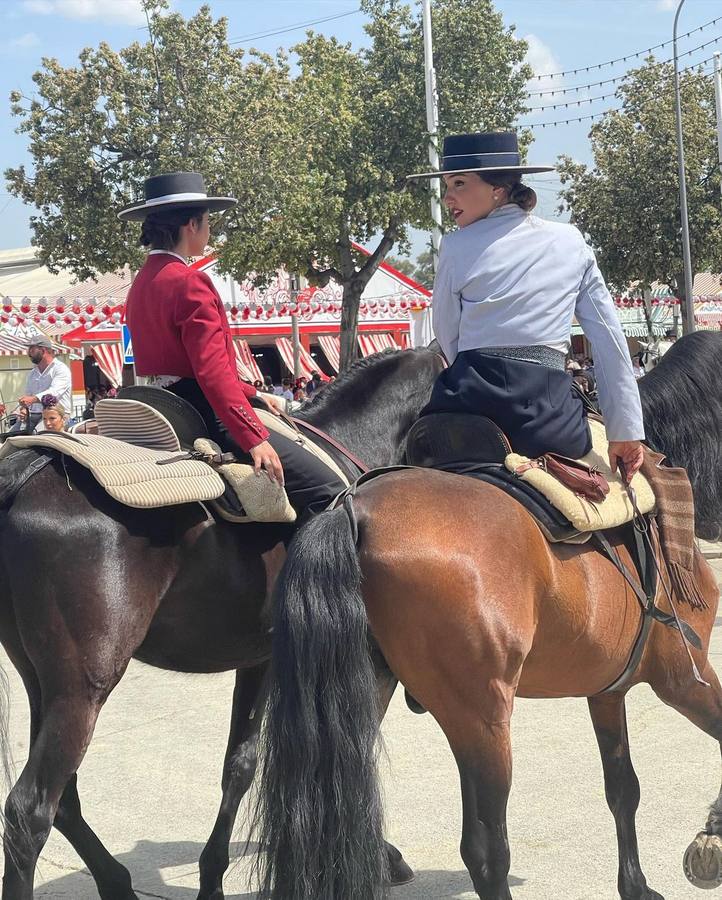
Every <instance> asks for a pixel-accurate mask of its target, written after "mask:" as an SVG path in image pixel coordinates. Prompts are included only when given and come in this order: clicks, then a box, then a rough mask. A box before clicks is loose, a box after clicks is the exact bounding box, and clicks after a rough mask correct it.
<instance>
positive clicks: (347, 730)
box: [257, 507, 386, 900]
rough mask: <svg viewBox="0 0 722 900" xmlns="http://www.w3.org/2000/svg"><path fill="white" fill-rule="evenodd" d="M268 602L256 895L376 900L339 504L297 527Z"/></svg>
mask: <svg viewBox="0 0 722 900" xmlns="http://www.w3.org/2000/svg"><path fill="white" fill-rule="evenodd" d="M276 604H277V609H276V619H275V626H274V639H273V668H272V676H271V677H272V683H271V689H270V699H269V709H268V713H267V718H266V732H265V741H264V748H263V755H262V756H263V761H262V780H261V784H260V790H259V801H258V812H257V823H258V827H259V831H260V834H259V840H260V854H259V859H258V866H259V870H260V873H259V874H260V880H261V885H262V886H261V894H260V896H261V897H264V898H271V900H380V898H382V897H383V896H384V893H385V891H384V883H385V881H386V877H385V876H386V870H385V855H384V843H383V829H382V811H381V799H380V793H379V787H378V776H377V770H376V739H377V735H378V730H379V720H378V710H377V704H376V692H375V680H374V671H373V666H372V663H371V658H370V655H369V650H368V644H367V617H366V610H365V607H364V603H363V599H362V597H361V569H360V566H359V560H358V555H357V548H356V544H355V541H354V536H353V533H352V527H351V521H350V519H349V516H348V514H347V512H346V511H345V510H344V509H343V508H342V507H341V508H338V509H335V510H332V511H329V512H325V513H322V514H320V515H318V516H317V517H316V518H314V519H312V520H311V521H310V522H309V523H308V524H307V525H305V526H304V527H303V528H301V529H300V530H299V531H298V533H297V534H296V536H295V537H294V539H293V541H292V543H291V545H290V547H289V551H288V557H287V559H286V562H285V565H284V566H283V569H282V571H281V574H280V575H279V579H278V583H277V586H276ZM264 851H265V853H264Z"/></svg>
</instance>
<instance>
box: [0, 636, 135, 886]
mask: <svg viewBox="0 0 722 900" xmlns="http://www.w3.org/2000/svg"><path fill="white" fill-rule="evenodd" d="M1 633H2V640H3V645H4V647H5V650H6V652H7V653H8V655H9V657H10V659H11V660H12V663H13V665H14V666H15V668H16V669H17V671H18V673H19V674H20V677H21V678H22V680H23V684H24V686H25V690H26V692H27V695H28V704H29V706H30V746H31V747H32V745H33V744H34V742H35V740H36V738H37V736H38V733H39V731H40V715H41V712H40V709H41V699H40V685H39V683H38V679H37V675H36V673H35V670H34V668H33V666H32V663H31V662H30V660H29V658H28V657H27V654H26V653H25V651H24V649H23V647H22V642H21V640H20V636H19V634H18V633H17V629H16V627H15V624H14V622H11V621H9V620H7V619H6V620H5V621H4V622H3V623H2V628H1ZM53 825H54V826H55V827H56V828H57V829H58V831H59V832H60V833H61V834H62V835H63V836H64V837H65V838H66V839H67V840H68V841H69V842H70V844H71V845H72V847H73V849H74V850H75V852H76V853H77V854H78V856H79V857H80V858H81V859H82V860H83V862H84V863H85V865H86V866H87V867H88V871H89V872H90V874H91V875H92V876H93V878H94V880H95V883H96V884H97V886H98V893H99V894H100V897H101V898H102V900H136V894H135V893H133V889H132V886H131V878H130V873H129V872H128V870H127V869H126V868H125V866H123V865H121V863H119V862H118V861H117V860H116V859H115V858H114V857H113V856H111V854H110V853H109V852H108V851H107V850H106V848H105V847H104V846H103V844H102V843H101V841H100V839H99V838H98V837H97V835H96V834H95V833H94V832H93V830H92V829H91V827H90V826H89V825H88V823H87V822H86V821H85V820H84V819H83V816H82V813H81V810H80V799H79V797H78V790H77V775H73V776H72V778H71V779H70V781H69V782H68V784H67V785H66V787H65V790H64V791H63V795H62V797H61V798H60V803H59V805H58V811H57V813H56V814H55V821H54V822H53Z"/></svg>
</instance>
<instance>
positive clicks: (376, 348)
mask: <svg viewBox="0 0 722 900" xmlns="http://www.w3.org/2000/svg"><path fill="white" fill-rule="evenodd" d="M358 345H359V349H360V350H361V356H371V354H372V353H381V351H382V350H398V349H399V345H398V344H397V343H396V341H395V340H394V339H393V337H392V336H391V334H389V333H388V332H387V333H385V334H360V335H359V336H358Z"/></svg>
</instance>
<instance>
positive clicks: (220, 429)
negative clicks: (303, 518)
mask: <svg viewBox="0 0 722 900" xmlns="http://www.w3.org/2000/svg"><path fill="white" fill-rule="evenodd" d="M168 390H169V391H172V392H173V393H174V394H177V395H178V396H179V397H182V398H183V399H184V400H187V401H188V402H189V403H190V404H191V405H192V406H194V407H195V408H196V409H197V410H198V412H199V413H200V414H201V416H202V418H203V421H204V422H205V424H206V428H207V429H208V434H209V435H210V438H211V440H212V441H215V442H216V443H217V444H218V445H219V446H220V447H221V449H222V450H224V451H226V452H229V453H233V455H234V456H235V457H236V459H238V460H239V461H240V462H246V463H252V462H253V460H252V459H251V456H250V454H248V453H244V451H243V450H241V448H240V447H239V446H238V444H237V443H236V442H235V441H234V440H233V438H232V437H231V436H230V434H229V433H228V429H227V428H226V426H225V425H224V424H223V423H222V422H221V421H220V420H219V419H218V418H217V417H216V414H215V413H214V412H213V409H212V407H211V405H210V403H209V402H208V400H206V397H205V395H204V393H203V391H202V390H201V388H200V385H199V384H198V382H197V381H196V380H195V379H194V378H181V380H180V381H176V383H175V384H172V385H171V386H170V387H169V388H168ZM268 442H269V444H270V445H271V446H272V447H273V449H274V450H275V451H276V453H278V456H279V457H280V459H281V463H282V465H283V474H284V478H285V486H286V493H287V494H288V499H289V500H290V501H291V506H293V508H294V509H295V510H296V512H297V513H298V514H299V515H300V514H301V513H302V512H304V511H306V510H308V511H309V512H318V511H320V510H322V509H324V507H326V506H328V504H329V503H330V502H331V501H332V500H333V498H334V497H335V496H336V495H337V494H339V493H340V492H341V491H342V490H344V488H345V487H346V485H345V484H344V483H343V482H342V481H341V479H340V478H339V477H338V476H337V475H336V473H335V472H333V471H332V470H331V469H329V468H328V467H327V466H325V465H324V464H323V463H322V462H321V460H320V459H318V458H317V457H316V456H314V455H313V454H311V453H309V452H308V451H307V450H304V449H303V447H301V446H300V445H299V444H297V443H296V442H295V441H292V440H290V439H289V438H287V437H285V436H284V435H282V434H277V433H276V432H275V431H272V432H271V435H270V437H269V438H268Z"/></svg>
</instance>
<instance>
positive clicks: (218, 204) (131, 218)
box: [118, 197, 238, 222]
mask: <svg viewBox="0 0 722 900" xmlns="http://www.w3.org/2000/svg"><path fill="white" fill-rule="evenodd" d="M236 203H238V200H234V199H233V197H204V198H203V199H202V200H169V201H168V203H134V204H133V205H132V206H126V207H125V209H121V211H120V212H119V213H118V218H119V219H120V220H121V222H142V221H143V219H145V218H146V216H149V215H150V214H151V213H157V212H162V211H163V210H168V209H189V208H200V209H207V210H208V211H209V212H221V211H222V210H224V209H230V208H231V207H232V206H235V205H236Z"/></svg>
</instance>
